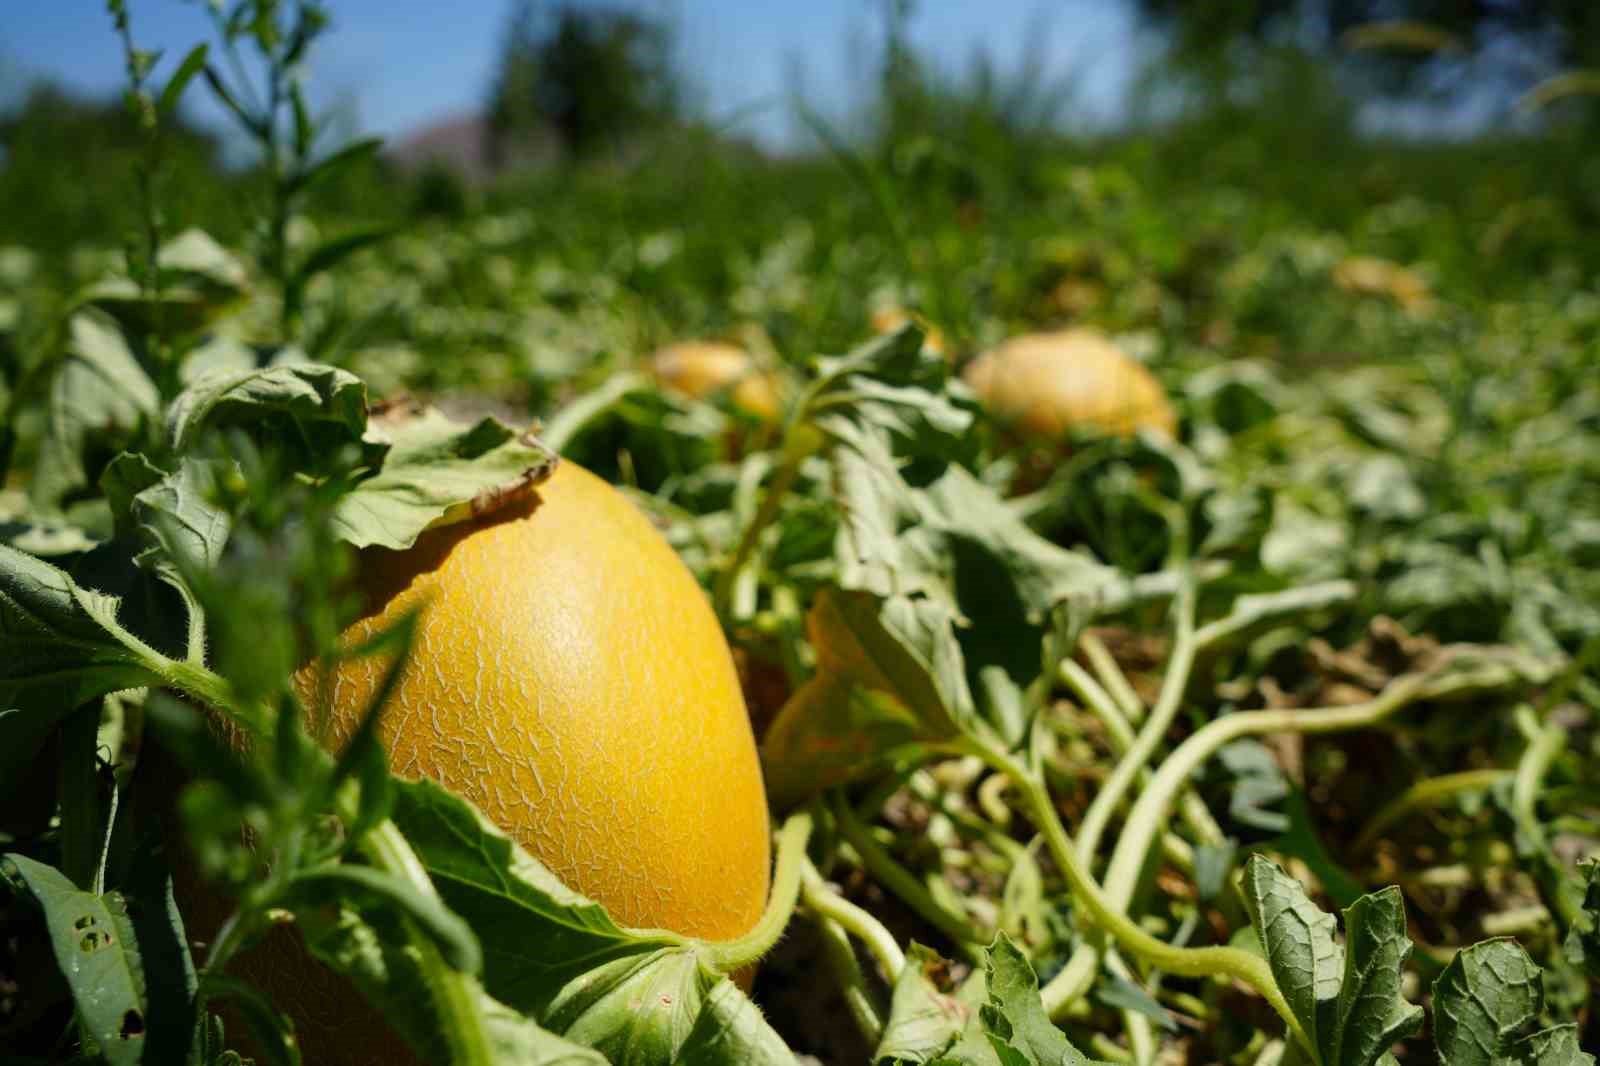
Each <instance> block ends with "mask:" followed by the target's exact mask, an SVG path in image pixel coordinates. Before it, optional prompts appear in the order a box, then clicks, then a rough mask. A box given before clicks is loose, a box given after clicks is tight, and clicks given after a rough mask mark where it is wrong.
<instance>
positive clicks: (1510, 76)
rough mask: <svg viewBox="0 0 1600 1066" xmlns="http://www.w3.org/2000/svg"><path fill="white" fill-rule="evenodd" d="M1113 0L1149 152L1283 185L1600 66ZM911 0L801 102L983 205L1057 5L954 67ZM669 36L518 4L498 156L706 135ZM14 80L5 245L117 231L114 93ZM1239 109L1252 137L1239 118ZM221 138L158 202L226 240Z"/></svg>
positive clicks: (1045, 118)
mask: <svg viewBox="0 0 1600 1066" xmlns="http://www.w3.org/2000/svg"><path fill="white" fill-rule="evenodd" d="M1124 2H1125V3H1128V4H1131V5H1133V6H1134V8H1135V9H1136V10H1137V11H1138V13H1139V14H1140V17H1141V18H1143V19H1145V20H1146V21H1147V23H1148V24H1149V25H1150V26H1152V27H1155V28H1157V29H1158V30H1159V31H1160V32H1161V33H1162V34H1164V36H1165V39H1166V40H1167V42H1168V45H1169V47H1168V49H1167V51H1166V52H1165V53H1163V54H1162V55H1161V56H1160V57H1159V59H1157V60H1156V61H1155V63H1154V65H1153V67H1152V70H1151V73H1150V75H1149V78H1148V79H1147V83H1149V84H1153V85H1155V86H1156V87H1157V89H1158V90H1159V89H1160V87H1162V86H1173V85H1179V86H1182V85H1184V84H1187V86H1188V89H1189V92H1188V94H1187V97H1186V99H1187V101H1188V103H1187V104H1186V107H1187V110H1185V111H1183V112H1182V113H1181V114H1179V115H1178V118H1181V120H1182V121H1174V113H1173V112H1172V111H1171V110H1170V109H1169V110H1168V111H1167V112H1165V113H1163V112H1161V111H1160V109H1154V110H1152V111H1149V112H1144V113H1141V112H1140V111H1139V110H1138V109H1137V108H1135V109H1134V110H1132V111H1130V115H1129V118H1130V121H1131V122H1133V123H1135V124H1137V123H1138V122H1140V121H1147V122H1157V123H1159V124H1161V126H1162V128H1163V131H1164V133H1163V138H1162V139H1161V141H1162V143H1161V144H1159V145H1156V146H1155V147H1153V148H1152V151H1153V152H1155V153H1158V154H1159V153H1163V152H1165V151H1166V148H1165V147H1164V145H1168V144H1170V145H1172V146H1173V150H1174V151H1180V152H1183V153H1189V152H1192V151H1194V150H1195V149H1196V148H1200V147H1203V148H1204V149H1205V154H1206V156H1207V157H1208V158H1210V159H1211V160H1212V161H1213V162H1212V164H1209V165H1216V166H1220V165H1222V164H1223V163H1224V162H1226V161H1227V160H1228V159H1230V158H1233V157H1237V159H1234V161H1233V163H1232V164H1230V165H1232V166H1234V167H1235V168H1236V170H1237V171H1238V172H1239V173H1250V172H1251V171H1252V168H1254V169H1257V170H1260V169H1262V168H1265V169H1266V170H1270V171H1272V173H1263V174H1262V175H1260V177H1259V178H1257V179H1255V180H1259V181H1272V180H1276V179H1275V178H1274V175H1278V176H1279V177H1281V179H1282V181H1283V182H1285V183H1286V185H1287V187H1289V188H1293V187H1294V184H1295V183H1296V182H1299V181H1300V180H1301V178H1302V175H1300V174H1297V173H1296V172H1295V163H1296V160H1299V159H1302V158H1305V159H1310V158H1313V157H1316V156H1318V155H1320V156H1321V157H1323V158H1327V157H1328V156H1330V155H1331V154H1333V153H1336V152H1346V151H1348V150H1349V149H1350V146H1351V144H1352V143H1353V142H1354V141H1355V140H1357V139H1358V137H1359V134H1358V133H1357V132H1356V126H1355V120H1354V116H1355V115H1356V113H1357V110H1358V107H1359V105H1360V102H1361V100H1362V99H1363V98H1364V96H1363V94H1366V93H1371V92H1377V91H1381V92H1385V93H1389V94H1398V95H1400V96H1402V97H1404V96H1405V95H1406V94H1412V95H1414V96H1417V97H1430V98H1431V99H1433V100H1434V102H1436V103H1437V102H1440V101H1441V100H1442V101H1443V102H1444V103H1445V104H1446V105H1448V102H1449V93H1450V91H1451V89H1452V83H1451V80H1450V77H1449V75H1450V74H1451V72H1456V73H1458V74H1459V72H1461V71H1466V70H1470V71H1472V72H1474V73H1473V74H1472V76H1471V77H1469V78H1467V79H1466V80H1467V81H1468V82H1471V83H1472V84H1469V85H1465V86H1462V85H1460V84H1457V85H1456V86H1455V87H1456V88H1463V87H1464V88H1473V89H1475V90H1476V91H1480V92H1481V91H1482V89H1483V85H1484V82H1483V78H1482V76H1481V75H1482V73H1483V70H1484V69H1485V68H1484V67H1483V66H1481V65H1480V66H1476V67H1474V66H1470V65H1469V62H1476V63H1484V62H1487V63H1489V64H1490V65H1491V66H1492V67H1493V68H1494V69H1495V70H1496V71H1497V73H1496V74H1495V76H1494V81H1493V86H1492V88H1494V91H1497V92H1499V93H1500V95H1501V96H1502V97H1503V101H1502V102H1503V103H1505V104H1509V102H1510V101H1511V100H1512V99H1515V98H1516V97H1517V96H1518V95H1519V94H1522V93H1525V92H1527V91H1528V90H1529V89H1530V88H1532V87H1534V86H1537V85H1539V84H1540V83H1541V82H1544V83H1546V84H1548V79H1550V78H1551V77H1552V75H1557V74H1560V73H1561V72H1563V71H1570V70H1574V69H1581V68H1585V67H1590V68H1593V67H1600V0H1124ZM921 7H922V6H921V5H920V4H919V3H918V0H863V10H864V11H865V12H867V13H869V14H872V15H875V16H876V17H877V18H878V22H877V24H876V27H875V31H874V34H873V38H872V47H873V48H875V49H876V50H877V51H876V60H875V65H873V67H872V69H871V73H870V75H869V80H868V83H867V84H866V85H865V86H864V89H865V94H866V95H865V97H864V98H863V99H862V100H861V101H860V102H859V107H858V114H857V115H856V116H855V120H854V121H852V122H851V123H849V124H848V125H849V128H850V132H849V133H848V134H845V133H843V132H841V131H842V130H843V129H844V127H842V126H840V125H839V124H838V122H837V121H834V122H833V124H832V125H830V121H831V120H825V119H822V118H819V117H818V116H815V115H809V114H808V115H807V116H806V120H807V121H808V122H809V123H810V124H811V126H812V129H813V131H814V132H815V133H816V134H817V135H818V137H819V138H820V139H821V141H822V142H823V144H824V145H825V147H826V148H827V150H828V151H832V152H834V153H835V154H837V153H839V152H841V151H842V152H845V153H846V154H850V153H862V155H861V158H866V159H870V160H874V161H875V165H877V166H879V167H880V168H882V170H883V171H884V172H885V173H889V174H890V175H891V176H893V177H895V178H897V179H900V180H899V185H900V187H901V188H903V189H908V190H912V194H913V195H922V194H923V191H924V190H925V191H926V195H928V196H931V197H938V198H945V197H950V198H953V199H954V200H956V201H957V202H960V203H967V204H972V205H975V206H974V210H981V209H982V207H983V206H984V205H985V204H987V205H988V206H989V207H991V208H997V209H998V208H1002V207H1004V206H1005V205H1004V204H1003V203H1000V202H998V201H999V200H1001V199H1004V198H1008V197H1016V196H1026V195H1028V191H1029V190H1028V183H1029V182H1030V181H1031V180H1034V179H1035V178H1036V177H1037V175H1038V174H1039V173H1040V171H1041V169H1042V168H1041V166H1040V163H1041V161H1042V160H1045V159H1046V157H1047V154H1048V153H1051V152H1056V151H1058V150H1059V148H1060V147H1061V146H1062V144H1063V140H1064V138H1063V129H1064V128H1065V123H1066V122H1067V121H1068V120H1070V119H1071V118H1072V106H1073V103H1074V88H1075V87H1074V85H1073V82H1072V80H1071V79H1072V73H1073V72H1071V71H1061V70H1059V69H1055V68H1054V67H1053V66H1052V64H1051V63H1050V62H1049V58H1050V57H1049V55H1048V54H1047V52H1046V51H1045V42H1046V40H1047V38H1048V36H1049V35H1048V34H1047V33H1046V32H1045V30H1046V29H1048V26H1047V25H1045V23H1047V22H1048V21H1049V18H1050V16H1049V13H1048V11H1049V9H1048V7H1047V6H1045V5H1041V6H1040V8H1039V9H1038V14H1037V16H1036V19H1037V20H1038V21H1036V22H1035V23H1034V24H1033V25H1030V26H1027V27H1025V37H1024V41H1025V46H1024V48H1023V50H1022V58H1021V60H1020V61H1019V62H1017V63H1014V64H1010V65H1001V64H999V63H997V62H996V61H995V60H994V59H993V57H992V56H991V55H989V54H988V53H986V52H984V51H982V50H981V49H980V50H976V51H975V52H974V53H973V55H972V57H971V61H970V63H969V64H968V65H967V67H966V68H965V69H964V70H955V71H952V70H949V69H944V68H941V67H940V66H939V65H938V64H936V63H935V62H934V61H932V60H931V59H930V58H929V57H927V56H925V55H923V54H922V53H921V52H920V51H919V49H918V46H917V44H916V41H915V39H914V33H913V31H914V29H915V24H916V20H917V19H918V17H919V16H920V15H921V14H922V13H923V11H922V10H921ZM657 10H659V9H657ZM677 45H678V38H677V35H676V30H675V26H674V25H673V24H672V20H671V19H670V18H667V17H665V16H663V15H661V14H652V13H648V12H647V11H646V10H643V9H641V7H640V6H639V5H638V4H636V3H632V4H625V3H623V2H621V0H584V2H577V0H514V2H513V3H512V5H511V7H510V11H509V17H508V18H507V20H506V23H505V29H504V32H503V34H502V37H501V41H500V44H499V60H498V64H497V67H496V69H495V71H494V76H493V78H492V81H491V84H490V86H489V90H488V93H487V97H486V99H485V102H484V107H483V123H484V126H485V128H486V130H487V142H488V148H489V153H490V155H491V156H492V157H493V158H492V162H494V163H496V164H497V165H498V167H499V168H500V169H515V167H516V165H517V164H518V163H519V162H524V163H525V162H528V155H527V153H525V152H524V151H523V149H524V147H525V146H526V145H527V144H529V143H530V142H541V141H542V142H543V143H546V144H550V143H553V144H554V145H555V146H556V151H554V152H553V153H546V155H545V156H544V157H543V158H550V159H568V160H573V161H577V162H579V163H586V162H589V161H594V160H609V161H618V160H621V161H623V162H627V161H630V160H632V161H634V162H637V161H638V160H639V159H641V158H644V153H642V152H640V151H639V150H638V148H639V146H641V145H644V146H648V145H649V144H650V143H651V142H663V141H667V142H672V141H676V142H688V143H692V144H696V145H703V144H705V143H706V142H707V141H708V140H711V139H713V138H715V137H716V136H717V135H714V134H711V133H709V132H707V130H706V128H705V127H704V126H703V125H700V124H697V123H696V108H695V107H694V106H693V105H692V97H691V91H690V90H691V86H692V77H691V76H690V75H689V74H687V73H686V72H685V71H684V70H683V69H682V66H681V64H680V62H679V55H678V51H677ZM1352 75H1353V76H1352ZM1185 79H1188V81H1187V83H1185ZM1595 79H1596V81H1597V82H1600V73H1597V74H1596V75H1595ZM0 80H8V81H12V82H15V81H16V80H17V79H16V77H15V76H14V75H9V76H8V77H7V78H6V79H0ZM1461 80H1462V79H1461V78H1458V79H1457V82H1458V83H1459V82H1460V81H1461ZM1240 85H1243V86H1244V89H1243V90H1242V91H1236V90H1237V89H1238V87H1239V86H1240ZM1196 87H1198V91H1194V90H1195V89H1196ZM797 95H798V94H797ZM1554 95H1559V93H1558V94H1554ZM9 96H10V98H11V101H12V102H11V104H10V106H9V107H5V106H4V105H3V104H0V204H4V205H5V208H6V209H5V210H4V211H0V243H4V242H18V243H24V244H28V245H30V246H33V247H36V248H49V247H56V248H68V247H72V246H74V245H76V244H79V243H83V242H90V243H98V244H101V245H114V244H116V243H117V238H116V237H115V236H114V235H116V234H119V233H121V232H123V231H124V229H125V228H126V226H125V222H126V220H125V219H124V217H123V215H124V212H125V211H126V207H127V204H128V202H129V200H130V197H128V196H127V195H125V193H126V189H125V188H123V184H124V183H125V182H126V181H127V180H128V178H127V175H128V174H129V173H130V172H131V169H132V168H131V166H130V162H131V157H132V154H133V153H134V152H136V151H137V150H138V144H139V138H138V136H137V135H136V133H135V132H134V130H133V128H132V126H131V123H130V121H129V118H128V115H127V113H126V110H125V109H124V107H123V106H122V104H121V102H120V101H115V100H111V101H93V100H83V99H78V98H75V97H73V96H72V95H70V94H68V93H65V92H63V91H62V90H60V89H57V88H53V87H50V86H36V87H33V88H32V89H30V90H29V91H26V92H17V91H16V90H15V89H12V90H11V91H10V92H9ZM802 107H803V103H802ZM1570 107H1571V110H1572V112H1573V113H1575V114H1581V115H1587V116H1589V117H1588V121H1587V125H1585V124H1584V123H1564V124H1563V123H1559V122H1556V123H1554V124H1555V125H1565V126H1567V127H1568V128H1576V129H1579V130H1580V132H1582V133H1583V135H1584V136H1587V135H1588V133H1592V132H1596V130H1597V129H1600V121H1596V118H1595V116H1600V101H1596V100H1587V101H1581V102H1574V103H1572V104H1571V105H1570ZM1547 114H1549V113H1547ZM1551 117H1554V118H1559V115H1553V116H1551ZM1244 123H1248V124H1249V128H1250V130H1251V131H1252V133H1251V135H1250V136H1248V137H1245V136H1240V135H1239V131H1240V130H1241V129H1243V126H1242V124H1244ZM718 143H719V144H721V145H722V146H723V147H725V148H726V147H728V146H729V142H727V141H726V139H722V140H719V141H718ZM222 148H223V146H222V145H221V144H220V143H219V142H218V140H217V139H216V137H215V136H214V135H213V134H211V133H209V132H207V131H205V130H203V129H200V128H198V127H196V126H194V125H192V124H190V123H185V122H184V121H182V120H181V119H180V120H179V121H178V122H177V123H176V125H175V127H174V128H173V130H172V134H171V139H170V142H169V148H168V158H167V166H166V168H165V171H166V177H165V179H164V180H165V181H166V182H167V184H168V187H167V189H166V192H165V194H164V195H163V198H162V201H163V203H165V204H167V205H169V207H168V210H169V211H170V212H171V214H172V217H170V218H168V219H167V220H166V225H167V227H168V228H169V229H173V230H175V229H177V228H181V227H182V226H185V225H200V226H204V227H206V228H208V229H211V230H212V231H213V232H215V233H217V235H218V236H219V237H221V238H223V239H225V240H232V239H235V238H237V237H238V236H240V226H241V225H242V222H241V221H240V220H241V219H243V218H244V217H247V215H248V212H246V211H243V210H241V209H240V205H241V204H243V203H247V202H248V196H249V195H250V194H251V192H252V190H254V189H256V188H257V187H258V185H259V181H258V179H259V174H258V173H255V172H253V171H252V169H251V168H250V167H248V166H246V167H243V168H240V167H229V166H227V165H226V164H225V161H224V152H223V151H222ZM64 176H70V177H64ZM476 195H478V194H477V193H472V194H471V195H468V194H467V193H466V192H464V186H462V185H461V184H460V181H459V179H458V178H455V177H452V176H451V175H449V174H448V173H442V172H441V171H440V170H438V169H435V170H430V171H427V172H424V173H423V174H422V175H420V176H412V177H407V178H405V180H397V179H396V175H394V174H393V173H391V172H389V170H388V169H387V168H386V166H385V164H384V163H383V161H382V160H381V159H380V160H374V161H372V162H371V163H370V165H364V166H363V167H361V168H357V169H356V170H354V171H352V172H351V173H349V174H348V175H345V176H343V177H342V178H341V179H340V180H339V182H336V183H333V184H331V185H329V186H327V187H323V188H319V189H318V190H317V193H316V196H317V200H316V202H315V204H314V205H313V206H314V207H316V208H319V209H323V210H337V211H342V212H344V213H346V214H350V215H355V216H366V217H371V216H373V215H375V214H376V215H385V214H394V213H401V212H405V211H407V210H411V211H424V212H426V211H436V210H441V209H445V208H447V209H448V210H449V211H451V212H452V213H453V212H456V211H459V210H464V209H465V207H466V205H468V204H469V203H471V202H473V199H472V197H473V196H476ZM441 205H443V207H441Z"/></svg>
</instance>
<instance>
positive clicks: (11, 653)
mask: <svg viewBox="0 0 1600 1066" xmlns="http://www.w3.org/2000/svg"><path fill="white" fill-rule="evenodd" d="M120 602H121V601H120V600H118V599H117V598H116V597H114V596H107V595H104V594H102V593H99V592H94V591H92V590H89V589H85V588H82V587H80V586H79V585H78V584H77V583H76V582H75V581H73V580H72V578H71V577H69V576H68V575H67V574H66V572H65V571H63V570H60V569H58V568H56V567H54V566H51V565H50V564H49V563H47V562H44V561H43V560H40V559H35V558H33V557H32V556H30V555H25V554H23V553H22V552H19V551H17V550H16V549H14V548H8V547H5V546H3V545H0V643H3V644H4V645H5V648H6V654H5V655H4V656H3V657H0V706H15V707H22V708H24V709H25V710H26V711H28V712H29V714H39V715H43V716H53V717H55V718H59V717H60V716H61V715H62V714H65V713H66V712H67V711H70V710H71V709H73V708H75V707H80V706H82V705H83V704H85V703H88V702H89V701H90V700H95V699H99V698H100V697H101V696H103V695H105V694H106V693H108V692H116V691H118V690H120V689H126V688H138V687H140V686H143V685H149V684H155V683H159V682H160V677H161V675H160V673H159V667H160V664H161V663H162V662H163V660H162V658H161V656H160V655H158V654H157V653H156V652H155V651H154V650H153V649H151V648H150V647H149V646H147V645H145V644H144V643H142V642H141V641H139V640H138V639H137V638H135V637H134V636H133V635H132V634H130V633H129V632H128V631H127V630H126V629H124V628H123V627H122V626H121V625H120V624H119V623H118V622H117V608H118V605H119V604H120Z"/></svg>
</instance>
